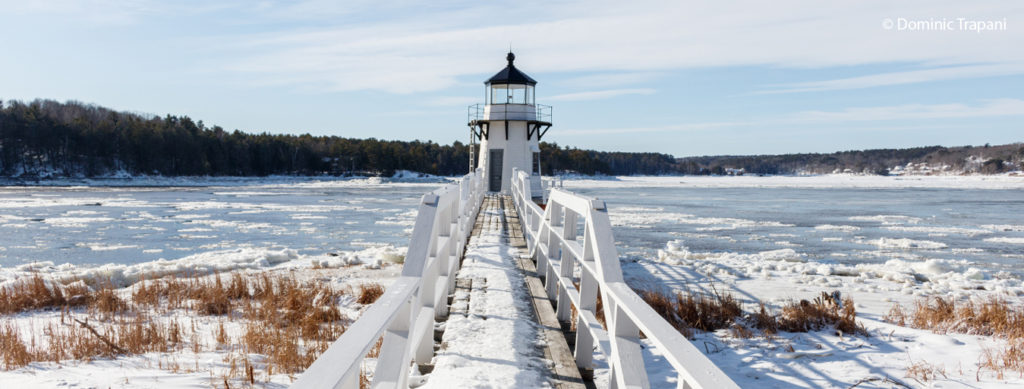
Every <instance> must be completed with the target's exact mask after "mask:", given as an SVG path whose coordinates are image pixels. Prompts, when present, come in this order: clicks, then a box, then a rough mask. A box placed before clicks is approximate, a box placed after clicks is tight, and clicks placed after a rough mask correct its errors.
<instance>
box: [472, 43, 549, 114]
mask: <svg viewBox="0 0 1024 389" xmlns="http://www.w3.org/2000/svg"><path fill="white" fill-rule="evenodd" d="M505 59H507V60H508V66H506V67H505V68H504V69H502V70H501V71H500V72H498V74H495V75H494V77H491V78H490V79H489V80H487V81H486V82H484V85H485V88H486V92H485V94H486V96H485V99H486V101H485V102H484V103H485V104H526V105H534V97H535V96H534V91H533V89H534V86H535V85H537V81H534V79H532V78H530V76H527V75H526V73H523V72H521V71H519V69H516V66H515V65H514V64H512V61H515V59H516V56H515V54H512V53H508V56H506V57H505Z"/></svg>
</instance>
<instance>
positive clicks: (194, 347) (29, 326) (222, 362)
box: [0, 252, 401, 388]
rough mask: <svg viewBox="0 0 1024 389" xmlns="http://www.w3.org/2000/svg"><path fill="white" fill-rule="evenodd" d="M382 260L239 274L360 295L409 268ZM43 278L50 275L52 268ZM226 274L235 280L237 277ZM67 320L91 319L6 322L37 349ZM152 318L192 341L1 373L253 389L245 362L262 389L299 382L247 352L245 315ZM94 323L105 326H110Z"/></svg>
mask: <svg viewBox="0 0 1024 389" xmlns="http://www.w3.org/2000/svg"><path fill="white" fill-rule="evenodd" d="M376 254H382V255H373V254H371V253H369V252H366V253H361V254H360V255H361V256H360V259H354V258H352V257H349V258H348V260H343V259H341V257H333V256H327V257H307V256H299V255H294V254H293V253H277V254H272V255H274V256H276V258H277V259H278V260H275V261H272V262H271V261H267V258H262V259H257V258H256V257H252V259H253V260H252V261H250V262H249V263H248V265H246V266H241V267H234V270H233V271H234V272H238V273H240V274H242V275H243V276H244V277H245V278H247V279H250V280H254V279H255V278H256V277H261V276H263V275H267V276H269V277H270V278H271V279H274V278H276V277H286V278H288V279H292V280H296V281H298V282H299V283H300V284H302V283H306V282H317V283H320V284H323V285H329V286H330V287H332V288H333V289H335V290H353V291H354V290H358V287H359V286H360V285H363V284H369V283H380V284H383V285H387V284H389V283H390V282H392V281H393V280H394V279H395V278H397V277H398V275H399V273H400V272H401V265H399V264H396V263H394V262H393V261H394V260H395V259H396V258H394V257H391V256H389V255H388V254H386V253H381V252H377V253H376ZM342 261H344V262H342ZM360 261H366V263H361V262H360ZM187 262H188V261H182V262H181V263H179V264H178V265H181V266H186V264H187ZM325 265H326V266H330V267H324V266H325ZM155 266H159V265H155ZM146 268H148V266H137V267H136V269H139V270H142V269H146ZM40 274H43V275H45V274H47V273H46V270H45V269H44V270H42V271H41V272H40ZM219 274H220V276H221V277H222V278H224V279H229V278H230V277H231V275H232V274H233V273H231V272H222V273H219ZM147 277H148V276H147ZM207 277H209V276H207ZM136 286H137V285H136ZM132 290H133V288H131V287H127V288H122V289H119V290H118V291H117V293H118V294H119V295H120V296H121V297H122V298H124V299H128V296H130V295H131V292H132ZM365 309H366V306H364V305H361V304H358V303H356V302H355V298H354V297H353V296H352V295H351V294H350V295H347V296H345V297H343V298H342V301H341V304H340V306H339V310H340V313H341V315H342V317H343V318H345V319H344V320H355V319H357V318H358V317H359V315H360V314H361V312H362V311H363V310H365ZM66 315H67V316H78V317H82V318H84V317H86V316H88V314H87V313H86V312H84V310H83V309H72V310H71V311H69V312H68V313H66V314H65V313H62V312H61V311H59V310H57V311H52V310H48V311H36V312H27V313H22V314H17V315H5V316H4V317H3V318H2V319H0V323H2V325H4V326H13V328H17V329H18V330H20V332H21V336H22V338H23V339H24V340H26V341H28V340H31V342H32V343H33V345H35V346H38V347H41V348H46V347H47V344H46V341H47V339H48V338H47V336H45V334H46V333H47V331H48V330H47V329H46V328H47V326H53V327H55V328H64V327H73V326H75V324H74V323H73V322H71V320H70V319H68V318H66V317H65V316H66ZM147 315H150V316H151V319H150V320H152V321H154V322H158V323H162V324H163V325H167V324H168V323H172V322H174V323H177V324H178V325H179V326H181V328H182V330H181V333H182V336H183V337H185V340H184V341H183V343H182V345H180V346H179V347H180V349H172V350H169V351H167V352H147V353H143V354H134V355H127V356H126V355H121V356H118V357H117V358H105V357H98V358H95V359H92V360H89V361H80V360H62V361H60V362H33V363H31V364H29V365H28V366H26V367H21V368H17V369H13V370H7V371H3V370H0V387H3V388H65V387H76V388H206V387H224V383H225V377H227V382H228V383H229V385H230V386H231V387H243V386H247V385H248V381H247V380H246V379H245V378H240V376H241V377H244V376H245V373H244V370H241V369H244V367H242V366H243V364H244V363H245V362H243V361H247V362H248V363H251V364H252V365H253V367H254V374H253V378H254V380H255V381H256V386H257V387H268V388H286V387H288V386H289V385H290V384H291V382H292V381H293V380H294V379H295V375H294V374H287V373H283V372H280V371H275V370H273V368H270V369H268V359H269V358H268V356H266V355H261V354H256V353H249V352H246V351H245V347H244V346H243V345H242V344H241V343H242V342H243V341H242V339H241V338H242V336H243V334H244V332H245V328H244V325H245V323H246V319H244V318H242V317H238V316H233V317H232V316H231V315H229V316H211V315H201V314H197V313H196V312H195V311H193V310H184V309H171V310H166V309H155V310H153V311H151V312H148V313H147ZM94 325H97V326H100V328H102V324H97V323H94ZM220 326H224V328H225V332H226V334H227V337H228V339H229V341H228V344H222V343H221V340H218V339H217V334H218V329H219V328H220ZM240 370H241V371H240Z"/></svg>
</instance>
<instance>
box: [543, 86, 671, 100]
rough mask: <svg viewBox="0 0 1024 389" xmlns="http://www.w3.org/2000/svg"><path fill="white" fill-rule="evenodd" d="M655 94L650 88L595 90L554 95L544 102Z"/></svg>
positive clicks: (546, 98)
mask: <svg viewBox="0 0 1024 389" xmlns="http://www.w3.org/2000/svg"><path fill="white" fill-rule="evenodd" d="M654 92H655V90H654V89H651V88H637V89H607V90H596V91H586V92H576V93H566V94H563V95H555V96H551V97H545V98H544V100H545V101H585V100H600V99H607V98H612V97H616V96H622V95H649V94H653V93H654Z"/></svg>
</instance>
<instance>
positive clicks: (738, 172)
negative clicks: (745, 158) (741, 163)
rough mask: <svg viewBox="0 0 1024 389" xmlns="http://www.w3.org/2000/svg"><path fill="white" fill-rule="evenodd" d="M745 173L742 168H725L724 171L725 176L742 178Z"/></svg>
mask: <svg viewBox="0 0 1024 389" xmlns="http://www.w3.org/2000/svg"><path fill="white" fill-rule="evenodd" d="M746 172H747V170H746V169H744V168H739V169H733V168H726V169H725V174H726V175H729V176H742V175H743V173H746Z"/></svg>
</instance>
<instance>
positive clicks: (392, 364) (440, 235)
mask: <svg viewBox="0 0 1024 389" xmlns="http://www.w3.org/2000/svg"><path fill="white" fill-rule="evenodd" d="M484 193H485V189H484V183H483V170H481V169H477V170H476V171H475V172H473V173H470V174H467V175H466V176H465V177H463V178H462V179H461V180H460V181H459V183H458V184H450V185H447V186H445V187H443V188H441V189H438V190H436V191H433V192H431V193H428V194H426V195H424V196H423V198H422V200H421V201H420V204H419V212H418V213H417V215H416V224H415V226H414V227H413V231H412V238H411V239H410V241H409V250H408V252H407V253H406V256H405V264H404V265H403V267H402V275H401V277H399V278H398V280H396V281H395V282H394V283H393V284H391V285H390V286H389V287H388V288H387V291H386V292H385V293H384V295H382V296H381V297H380V298H379V299H378V300H377V302H375V303H374V304H373V305H372V306H370V308H369V309H367V310H366V312H364V313H363V315H362V316H361V317H360V318H359V320H357V321H356V322H355V323H353V324H352V325H351V326H350V327H349V328H348V330H347V331H345V333H344V334H342V335H341V337H340V338H338V340H336V341H335V342H334V343H332V344H331V346H330V347H328V348H327V351H325V352H324V353H323V354H321V355H320V357H319V358H317V360H316V361H314V362H313V364H312V365H310V366H309V368H308V369H306V371H305V372H303V373H302V375H301V376H299V379H298V380H296V381H295V383H294V384H293V385H292V386H293V387H295V388H344V389H357V388H359V374H360V368H361V366H362V360H363V358H365V356H366V354H367V353H368V352H369V351H370V349H371V348H372V347H373V345H374V344H375V343H376V342H377V339H379V338H380V337H381V336H383V338H384V343H383V345H382V346H381V350H380V356H379V358H378V359H377V368H376V370H375V373H374V376H373V383H372V387H373V388H408V387H409V384H408V379H409V369H410V367H411V364H410V363H409V361H410V360H412V361H413V362H415V363H419V364H425V363H429V362H430V359H431V358H432V357H433V353H434V348H433V345H434V343H433V342H434V321H435V319H436V318H443V317H445V316H447V315H448V295H449V294H451V293H452V292H453V291H454V288H455V272H456V271H457V270H458V267H459V262H460V261H459V260H460V258H461V257H462V252H463V249H464V248H465V245H466V241H467V239H468V238H469V234H470V233H471V232H472V230H473V223H474V222H475V220H476V215H477V213H478V212H479V211H480V205H481V204H482V203H483V198H484Z"/></svg>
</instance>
